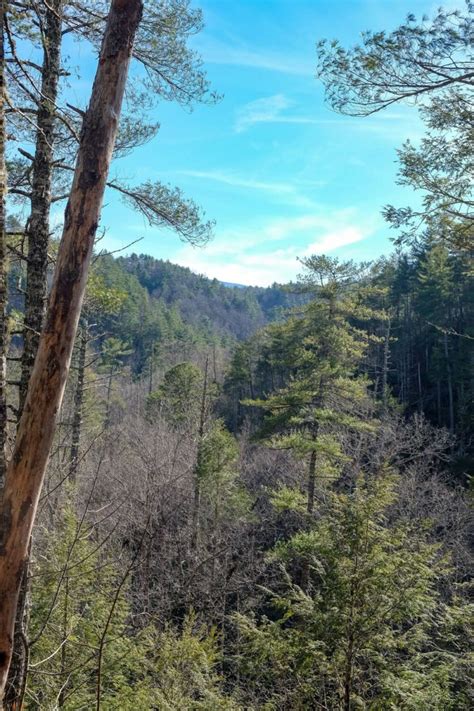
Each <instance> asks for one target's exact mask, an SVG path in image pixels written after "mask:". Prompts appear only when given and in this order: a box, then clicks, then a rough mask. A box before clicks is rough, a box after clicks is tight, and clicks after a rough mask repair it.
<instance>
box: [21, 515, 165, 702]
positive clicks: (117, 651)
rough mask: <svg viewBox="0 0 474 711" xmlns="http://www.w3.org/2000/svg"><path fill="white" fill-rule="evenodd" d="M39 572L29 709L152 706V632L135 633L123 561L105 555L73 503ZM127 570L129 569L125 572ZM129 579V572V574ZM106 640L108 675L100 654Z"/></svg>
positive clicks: (32, 625) (32, 623)
mask: <svg viewBox="0 0 474 711" xmlns="http://www.w3.org/2000/svg"><path fill="white" fill-rule="evenodd" d="M45 536H46V541H45V547H44V548H43V551H42V555H41V556H40V557H39V558H38V559H37V560H36V562H35V565H34V568H33V579H34V581H35V583H34V585H33V590H32V605H31V620H30V635H31V639H33V640H34V644H32V648H31V658H30V666H31V672H30V677H29V682H28V688H27V695H26V704H27V705H26V708H28V709H38V710H39V709H53V708H57V707H58V704H60V703H62V705H63V706H64V708H66V709H68V711H74V710H75V709H77V710H79V709H84V708H93V707H94V706H95V700H96V696H97V688H98V685H100V689H101V700H102V705H101V708H104V709H110V711H112V709H117V708H120V709H124V710H128V709H129V710H130V711H132V709H135V708H136V704H137V703H138V704H139V705H141V708H151V707H152V704H153V701H152V698H153V696H152V687H151V685H150V682H149V679H147V677H146V673H145V670H146V659H147V653H148V651H149V649H148V647H147V643H146V635H144V636H143V637H142V635H136V634H132V630H131V629H130V627H129V625H128V618H129V613H130V609H129V605H128V603H127V601H126V597H125V593H126V587H127V586H126V584H125V585H124V584H123V582H124V581H123V575H124V570H123V563H122V564H121V565H120V566H119V565H117V563H116V562H114V560H113V559H112V557H110V556H109V555H107V554H106V553H105V552H103V551H101V550H100V547H99V546H98V545H97V541H94V540H93V537H92V531H91V530H90V529H89V528H88V527H87V526H86V525H85V524H84V523H81V521H80V520H79V519H78V518H77V517H76V515H75V514H74V512H73V510H72V508H71V506H70V505H66V506H65V507H64V508H63V511H62V513H61V520H60V522H59V523H58V525H57V526H56V528H55V530H54V532H53V533H52V534H47V533H45ZM125 571H126V567H125ZM125 574H126V572H125ZM102 641H103V650H102V670H101V677H100V678H99V669H98V657H99V652H100V649H101V643H102Z"/></svg>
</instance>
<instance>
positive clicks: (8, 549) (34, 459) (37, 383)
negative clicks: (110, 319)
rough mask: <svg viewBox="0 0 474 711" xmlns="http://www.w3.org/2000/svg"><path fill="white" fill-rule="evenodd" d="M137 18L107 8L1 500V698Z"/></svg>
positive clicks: (129, 5)
mask: <svg viewBox="0 0 474 711" xmlns="http://www.w3.org/2000/svg"><path fill="white" fill-rule="evenodd" d="M141 12H142V2H141V0H113V1H112V4H111V8H110V12H109V16H108V19H107V26H106V30H105V34H104V40H103V43H102V48H101V55H100V59H99V66H98V69H97V74H96V78H95V81H94V86H93V89H92V96H91V101H90V104H89V108H88V110H87V112H86V114H85V117H84V125H83V128H82V133H81V140H80V145H79V152H78V157H77V163H76V168H75V172H74V180H73V184H72V187H71V193H70V197H69V201H68V204H67V207H66V212H65V221H64V229H63V235H62V239H61V245H60V248H59V253H58V259H57V265H56V271H55V277H54V281H53V287H52V290H51V296H50V302H49V308H48V313H47V317H46V321H45V326H44V330H43V333H42V336H41V339H40V343H39V348H38V353H37V356H36V360H35V364H34V367H33V372H32V374H31V378H30V382H29V385H28V392H27V396H26V400H25V406H24V408H23V413H22V416H21V420H20V424H19V428H18V433H17V438H16V443H15V448H14V452H13V456H12V459H11V462H10V464H9V466H8V470H7V476H6V482H5V488H4V491H3V495H2V498H1V501H0V522H1V524H2V525H1V529H0V698H1V697H2V695H3V693H4V687H5V681H6V677H7V673H8V667H9V664H10V660H11V654H12V646H13V629H14V621H15V612H16V607H17V603H18V592H19V586H20V580H21V575H22V571H23V567H24V562H25V559H26V558H27V548H28V540H29V537H30V534H31V529H32V526H33V522H34V519H35V515H36V510H37V506H38V500H39V496H40V493H41V487H42V484H43V479H44V474H45V469H46V465H47V462H48V457H49V453H50V449H51V445H52V441H53V436H54V432H55V424H56V416H57V413H58V410H59V408H60V405H61V401H62V397H63V393H64V388H65V384H66V379H67V375H68V371H69V366H70V362H71V354H72V348H73V344H74V337H75V333H76V330H77V324H78V321H79V316H80V311H81V306H82V300H83V297H84V291H85V287H86V281H87V274H88V269H89V265H90V260H91V255H92V248H93V244H94V237H95V234H96V230H97V224H98V220H99V215H100V209H101V206H102V200H103V195H104V189H105V183H106V179H107V174H108V170H109V166H110V161H111V157H112V150H113V146H114V142H115V138H116V134H117V126H118V119H119V116H120V110H121V105H122V99H123V93H124V89H125V82H126V78H127V74H128V67H129V63H130V57H131V53H132V46H133V40H134V37H135V32H136V29H137V27H138V24H139V21H140V17H141Z"/></svg>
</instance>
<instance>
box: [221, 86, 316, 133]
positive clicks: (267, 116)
mask: <svg viewBox="0 0 474 711" xmlns="http://www.w3.org/2000/svg"><path fill="white" fill-rule="evenodd" d="M292 105H293V102H292V101H290V100H289V99H288V98H287V97H286V96H285V95H284V94H274V95H273V96H267V97H265V98H262V99H256V100H255V101H250V102H249V103H248V104H245V105H244V106H242V107H241V108H240V109H239V110H238V111H237V117H236V121H235V124H234V130H235V131H236V132H237V133H242V132H243V131H246V130H247V129H248V128H250V127H251V126H253V125H255V124H257V123H318V122H317V120H315V119H313V118H310V117H306V116H291V115H288V114H284V113H283V112H284V111H285V110H286V109H288V108H290V106H292Z"/></svg>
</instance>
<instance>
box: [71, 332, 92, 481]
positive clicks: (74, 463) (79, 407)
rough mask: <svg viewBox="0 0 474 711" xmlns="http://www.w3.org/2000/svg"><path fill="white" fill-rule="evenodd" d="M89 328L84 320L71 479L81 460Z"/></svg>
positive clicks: (81, 334) (73, 417)
mask: <svg viewBox="0 0 474 711" xmlns="http://www.w3.org/2000/svg"><path fill="white" fill-rule="evenodd" d="M88 336H89V329H88V324H87V321H83V323H82V325H81V329H80V339H79V354H78V359H77V382H76V389H75V391H74V412H73V416H72V432H71V453H70V458H69V479H70V481H72V482H74V481H75V480H76V470H77V464H78V461H79V445H80V443H81V428H82V409H83V404H84V382H85V376H86V355H87V342H88Z"/></svg>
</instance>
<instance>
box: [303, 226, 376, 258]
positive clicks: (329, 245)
mask: <svg viewBox="0 0 474 711" xmlns="http://www.w3.org/2000/svg"><path fill="white" fill-rule="evenodd" d="M366 237H367V228H363V227H356V226H348V227H341V228H340V229H338V230H334V231H333V232H326V233H325V234H323V235H321V237H318V239H317V240H316V242H313V243H312V244H310V245H308V247H307V248H306V252H305V254H306V256H309V255H311V254H321V253H324V252H331V251H332V250H333V249H338V248H339V247H345V246H346V245H349V244H354V242H360V241H361V240H363V239H365V238H366Z"/></svg>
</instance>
